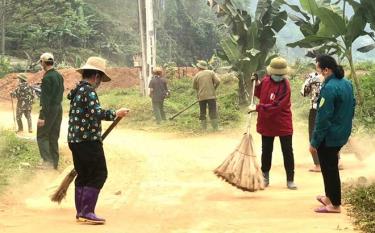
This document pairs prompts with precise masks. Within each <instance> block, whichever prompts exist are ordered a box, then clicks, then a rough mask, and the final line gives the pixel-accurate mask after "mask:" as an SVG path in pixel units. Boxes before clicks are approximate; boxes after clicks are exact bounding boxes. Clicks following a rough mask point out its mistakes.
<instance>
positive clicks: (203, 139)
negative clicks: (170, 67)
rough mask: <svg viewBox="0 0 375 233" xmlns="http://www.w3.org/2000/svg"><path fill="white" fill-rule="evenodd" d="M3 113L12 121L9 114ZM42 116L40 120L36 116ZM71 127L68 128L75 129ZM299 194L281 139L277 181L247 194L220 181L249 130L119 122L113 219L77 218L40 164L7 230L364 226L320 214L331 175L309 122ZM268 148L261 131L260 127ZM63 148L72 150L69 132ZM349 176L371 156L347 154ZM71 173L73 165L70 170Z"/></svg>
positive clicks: (103, 199)
mask: <svg viewBox="0 0 375 233" xmlns="http://www.w3.org/2000/svg"><path fill="white" fill-rule="evenodd" d="M0 117H1V119H9V120H11V115H10V116H9V112H4V111H3V112H2V113H1V114H0ZM34 122H35V121H34ZM62 129H66V127H65V126H63V127H62ZM295 129H296V133H295V136H294V145H295V148H294V152H295V160H296V179H295V181H296V183H297V185H298V190H297V191H291V190H288V189H286V184H285V183H286V182H285V172H284V168H283V165H282V156H281V151H280V149H279V147H280V145H279V142H278V141H276V144H275V152H274V158H273V167H272V170H271V175H270V176H271V184H270V187H269V188H267V189H266V190H265V191H260V192H256V193H246V192H242V191H240V190H237V189H235V188H233V187H232V186H229V185H228V184H226V183H224V182H222V181H221V180H219V179H218V178H216V177H215V176H214V175H213V173H212V170H213V169H214V168H215V167H216V166H218V165H219V164H220V163H221V162H222V161H223V160H224V158H226V156H228V154H229V153H230V152H232V150H233V149H234V148H235V146H236V145H237V143H239V141H240V138H241V136H242V135H241V132H240V131H231V132H228V131H224V132H220V133H215V134H212V133H211V134H206V135H203V136H198V137H190V136H186V135H185V136H183V135H176V134H167V133H155V132H146V131H136V130H127V129H115V130H114V131H113V132H112V133H111V135H110V136H109V137H108V138H107V139H106V141H105V151H106V155H107V163H108V169H109V177H108V180H107V182H106V184H105V186H104V189H103V190H102V193H101V196H100V199H99V202H98V206H97V211H96V212H97V214H98V215H99V216H103V217H105V218H106V219H107V223H106V224H105V225H103V226H86V225H79V224H77V223H76V222H75V219H74V217H75V209H74V197H73V188H72V187H73V186H71V188H70V189H69V191H68V195H67V199H66V200H65V201H63V203H62V204H61V205H60V206H58V205H56V204H54V203H51V202H50V201H49V199H48V196H49V195H50V194H51V192H52V191H53V189H54V185H57V184H58V183H59V182H60V181H61V179H62V177H63V176H65V173H59V172H55V171H48V170H47V171H46V170H41V171H38V173H37V174H36V177H35V178H34V179H33V180H32V181H31V182H29V183H27V184H24V185H20V186H18V187H17V188H16V187H12V188H10V190H9V191H8V192H7V193H6V194H5V195H3V196H2V197H1V198H0V232H1V233H26V232H35V233H36V232H37V233H47V232H48V233H51V232H53V233H78V232H85V233H185V232H189V233H190V232H197V233H220V232H223V233H224V232H226V233H242V232H243V233H245V232H246V233H248V232H252V233H274V232H277V233H284V232H285V233H286V232H288V233H316V232H320V233H333V232H356V231H355V230H353V226H352V225H351V223H350V219H349V218H348V217H347V216H346V214H345V210H344V212H343V213H342V214H316V213H314V212H313V209H314V208H315V207H317V206H319V204H318V202H316V201H315V200H314V197H315V196H316V195H317V194H322V193H323V184H322V178H321V174H319V173H310V172H308V171H307V170H308V168H310V166H311V163H312V162H311V159H310V157H309V155H308V151H307V148H308V147H307V140H306V136H305V126H304V125H303V124H296V125H295ZM253 135H254V138H255V148H256V149H257V151H258V152H259V151H260V142H259V135H257V134H255V133H253ZM61 139H62V140H61V145H62V148H63V149H62V150H63V153H65V154H68V155H69V151H67V147H66V143H65V141H66V139H65V131H64V132H63V133H62V136H61ZM342 157H343V161H344V166H345V170H344V171H343V172H342V180H343V181H345V180H347V179H349V178H353V177H358V176H361V175H364V176H366V175H367V173H368V172H369V170H368V167H367V165H366V162H360V161H358V160H357V159H356V158H355V156H354V155H353V154H344V155H343V156H342ZM68 170H70V168H68V169H67V170H66V171H65V172H67V171H68Z"/></svg>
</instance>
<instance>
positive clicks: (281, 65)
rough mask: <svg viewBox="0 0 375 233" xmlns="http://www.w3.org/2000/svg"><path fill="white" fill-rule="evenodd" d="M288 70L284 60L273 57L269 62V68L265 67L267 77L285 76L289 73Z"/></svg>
mask: <svg viewBox="0 0 375 233" xmlns="http://www.w3.org/2000/svg"><path fill="white" fill-rule="evenodd" d="M289 70H290V68H289V67H288V64H287V62H286V60H285V59H284V58H282V57H275V58H273V59H272V60H271V63H270V65H269V66H267V73H268V74H269V75H273V74H274V75H285V74H288V73H289Z"/></svg>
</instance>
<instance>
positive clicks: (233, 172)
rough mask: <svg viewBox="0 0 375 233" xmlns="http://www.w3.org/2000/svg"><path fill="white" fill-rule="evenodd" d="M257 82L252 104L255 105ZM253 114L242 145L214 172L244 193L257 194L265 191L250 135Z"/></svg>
mask: <svg viewBox="0 0 375 233" xmlns="http://www.w3.org/2000/svg"><path fill="white" fill-rule="evenodd" d="M254 90H255V80H254V81H253V89H252V96H251V103H252V104H253V103H254ZM251 118H252V113H251V112H250V116H249V121H248V125H247V131H246V133H244V135H243V137H242V140H241V142H240V144H239V145H238V146H237V147H236V149H235V150H234V151H233V152H232V153H231V154H230V155H229V156H228V157H227V158H226V159H225V160H224V162H223V163H222V164H221V165H220V166H219V167H217V168H216V169H215V170H214V173H215V174H216V175H217V176H218V177H219V178H221V179H223V180H224V181H226V182H228V183H229V184H231V185H233V186H235V187H236V188H239V189H241V190H242V191H249V192H255V191H257V190H263V189H264V182H263V174H262V171H261V169H260V167H259V165H258V162H257V160H256V155H255V153H254V148H253V137H252V136H251V134H250V126H251Z"/></svg>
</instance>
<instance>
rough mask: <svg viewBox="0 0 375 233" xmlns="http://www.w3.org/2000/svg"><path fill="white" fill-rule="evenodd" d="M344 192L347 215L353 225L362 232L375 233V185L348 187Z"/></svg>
mask: <svg viewBox="0 0 375 233" xmlns="http://www.w3.org/2000/svg"><path fill="white" fill-rule="evenodd" d="M344 190H345V191H344V200H345V203H346V204H348V214H349V215H350V216H351V217H353V219H354V224H355V225H357V226H358V228H359V229H360V230H362V231H363V232H366V233H373V232H375V184H371V185H369V186H366V185H358V186H349V187H346V188H345V189H344Z"/></svg>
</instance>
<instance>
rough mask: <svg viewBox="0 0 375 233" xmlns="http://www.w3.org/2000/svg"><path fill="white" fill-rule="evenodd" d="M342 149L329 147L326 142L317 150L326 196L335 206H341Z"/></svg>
mask: <svg viewBox="0 0 375 233" xmlns="http://www.w3.org/2000/svg"><path fill="white" fill-rule="evenodd" d="M340 149H341V147H327V146H326V145H325V142H324V140H323V142H322V143H321V144H320V146H319V147H318V149H317V150H318V157H319V161H320V168H321V170H322V176H323V181H324V190H325V194H326V196H327V197H328V198H329V199H330V200H331V202H332V204H333V205H334V206H339V205H341V181H340V173H339V168H338V163H339V158H338V152H339V151H340Z"/></svg>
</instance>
